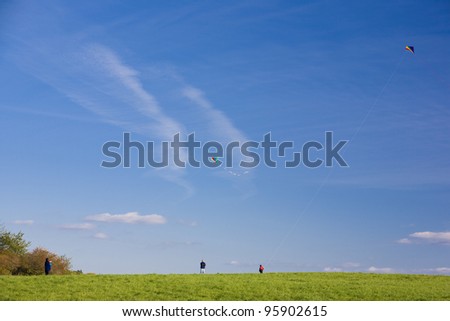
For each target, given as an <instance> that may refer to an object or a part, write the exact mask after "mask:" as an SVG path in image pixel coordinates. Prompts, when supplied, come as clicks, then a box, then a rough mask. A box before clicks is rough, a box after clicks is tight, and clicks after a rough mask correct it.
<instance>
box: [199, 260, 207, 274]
mask: <svg viewBox="0 0 450 321" xmlns="http://www.w3.org/2000/svg"><path fill="white" fill-rule="evenodd" d="M205 270H206V263H205V261H203V260H202V261H201V262H200V273H201V274H204V273H205Z"/></svg>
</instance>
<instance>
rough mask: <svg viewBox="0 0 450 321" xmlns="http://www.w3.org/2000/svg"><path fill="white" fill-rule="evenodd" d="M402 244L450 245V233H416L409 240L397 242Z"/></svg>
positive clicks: (404, 239)
mask: <svg viewBox="0 0 450 321" xmlns="http://www.w3.org/2000/svg"><path fill="white" fill-rule="evenodd" d="M397 243H400V244H412V243H433V244H450V232H447V231H446V232H430V231H424V232H415V233H412V234H409V238H402V239H400V240H398V241H397Z"/></svg>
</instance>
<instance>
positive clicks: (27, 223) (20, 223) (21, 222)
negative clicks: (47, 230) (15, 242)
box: [12, 220, 34, 225]
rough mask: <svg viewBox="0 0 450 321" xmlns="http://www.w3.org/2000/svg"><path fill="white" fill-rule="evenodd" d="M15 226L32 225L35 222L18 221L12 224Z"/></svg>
mask: <svg viewBox="0 0 450 321" xmlns="http://www.w3.org/2000/svg"><path fill="white" fill-rule="evenodd" d="M12 223H13V224H16V225H32V224H34V221H33V220H16V221H13V222H12Z"/></svg>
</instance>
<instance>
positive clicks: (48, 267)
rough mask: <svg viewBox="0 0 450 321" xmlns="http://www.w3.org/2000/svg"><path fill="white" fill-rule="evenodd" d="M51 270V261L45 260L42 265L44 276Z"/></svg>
mask: <svg viewBox="0 0 450 321" xmlns="http://www.w3.org/2000/svg"><path fill="white" fill-rule="evenodd" d="M51 270H52V261H50V260H49V259H48V258H46V259H45V264H44V271H45V275H49V273H50V271H51Z"/></svg>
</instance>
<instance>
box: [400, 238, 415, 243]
mask: <svg viewBox="0 0 450 321" xmlns="http://www.w3.org/2000/svg"><path fill="white" fill-rule="evenodd" d="M397 243H400V244H411V243H412V241H411V240H410V239H407V238H404V239H400V240H398V241H397Z"/></svg>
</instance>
